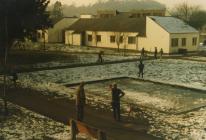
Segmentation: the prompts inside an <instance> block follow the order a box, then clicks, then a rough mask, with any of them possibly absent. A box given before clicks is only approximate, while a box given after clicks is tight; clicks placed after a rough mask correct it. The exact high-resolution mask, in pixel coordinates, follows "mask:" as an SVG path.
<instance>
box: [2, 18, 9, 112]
mask: <svg viewBox="0 0 206 140" xmlns="http://www.w3.org/2000/svg"><path fill="white" fill-rule="evenodd" d="M7 24H8V19H7V15H6V16H5V22H4V27H5V52H4V87H3V100H4V114H5V115H8V107H7V96H6V73H7V54H8V26H7Z"/></svg>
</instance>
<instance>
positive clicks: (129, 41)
mask: <svg viewBox="0 0 206 140" xmlns="http://www.w3.org/2000/svg"><path fill="white" fill-rule="evenodd" d="M128 44H136V37H135V36H129V37H128Z"/></svg>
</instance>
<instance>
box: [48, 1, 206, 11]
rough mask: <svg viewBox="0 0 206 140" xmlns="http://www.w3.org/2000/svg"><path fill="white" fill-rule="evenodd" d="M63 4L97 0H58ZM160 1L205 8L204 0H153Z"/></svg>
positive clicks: (84, 3)
mask: <svg viewBox="0 0 206 140" xmlns="http://www.w3.org/2000/svg"><path fill="white" fill-rule="evenodd" d="M55 1H57V0H51V3H54V2H55ZM59 1H60V2H62V3H63V4H68V5H70V4H75V5H76V6H81V5H88V4H93V3H95V2H96V1H97V0H59ZM103 1H105V0H103ZM155 1H158V2H160V3H163V4H166V6H167V7H169V8H171V7H173V6H175V5H177V4H178V3H182V2H183V1H187V2H188V3H189V4H191V5H200V6H201V7H202V8H204V9H205V10H206V0H155Z"/></svg>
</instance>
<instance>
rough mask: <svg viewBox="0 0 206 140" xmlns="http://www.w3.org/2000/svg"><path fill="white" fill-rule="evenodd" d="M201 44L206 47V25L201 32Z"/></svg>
mask: <svg viewBox="0 0 206 140" xmlns="http://www.w3.org/2000/svg"><path fill="white" fill-rule="evenodd" d="M200 43H201V44H203V45H204V46H206V25H204V26H203V27H202V28H201V30H200Z"/></svg>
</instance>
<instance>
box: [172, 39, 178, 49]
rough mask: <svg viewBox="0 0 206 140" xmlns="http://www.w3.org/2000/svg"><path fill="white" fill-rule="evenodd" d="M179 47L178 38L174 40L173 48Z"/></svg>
mask: <svg viewBox="0 0 206 140" xmlns="http://www.w3.org/2000/svg"><path fill="white" fill-rule="evenodd" d="M177 46H178V38H172V47H177Z"/></svg>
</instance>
